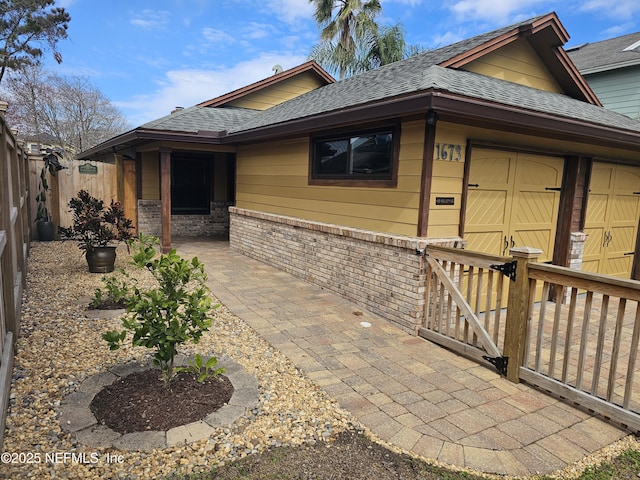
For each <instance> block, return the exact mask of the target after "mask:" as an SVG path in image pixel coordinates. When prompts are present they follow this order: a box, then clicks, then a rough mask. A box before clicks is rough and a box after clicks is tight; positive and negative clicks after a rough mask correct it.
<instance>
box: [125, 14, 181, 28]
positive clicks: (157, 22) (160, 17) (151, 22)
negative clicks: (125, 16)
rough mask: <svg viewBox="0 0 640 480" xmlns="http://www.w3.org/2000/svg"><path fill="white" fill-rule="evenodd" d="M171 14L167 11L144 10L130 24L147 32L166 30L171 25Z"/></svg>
mask: <svg viewBox="0 0 640 480" xmlns="http://www.w3.org/2000/svg"><path fill="white" fill-rule="evenodd" d="M170 16H171V13H170V12H168V11H166V10H148V9H147V10H142V11H141V12H138V13H136V14H135V15H134V16H133V18H131V20H129V23H131V25H135V26H137V27H142V28H144V29H147V30H151V29H157V28H164V26H165V25H167V24H168V23H169V17H170Z"/></svg>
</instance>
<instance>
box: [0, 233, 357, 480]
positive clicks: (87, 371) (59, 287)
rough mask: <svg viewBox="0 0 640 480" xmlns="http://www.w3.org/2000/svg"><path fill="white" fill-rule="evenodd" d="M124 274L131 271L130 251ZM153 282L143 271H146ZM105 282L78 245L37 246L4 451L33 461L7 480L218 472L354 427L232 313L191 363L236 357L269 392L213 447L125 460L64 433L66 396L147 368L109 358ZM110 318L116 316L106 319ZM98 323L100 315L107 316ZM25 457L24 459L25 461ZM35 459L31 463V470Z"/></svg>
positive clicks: (114, 355) (131, 455)
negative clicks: (102, 375)
mask: <svg viewBox="0 0 640 480" xmlns="http://www.w3.org/2000/svg"><path fill="white" fill-rule="evenodd" d="M116 267H123V268H126V269H128V270H129V269H132V267H130V266H129V265H128V262H127V252H126V249H125V248H124V247H121V248H118V260H117V264H116ZM136 275H140V278H142V279H144V275H143V272H138V273H136ZM101 279H102V275H100V274H90V273H88V271H87V266H86V262H85V260H84V257H83V256H82V254H81V252H80V251H79V250H78V249H77V247H76V245H75V243H72V242H64V243H60V242H52V243H34V244H33V245H32V249H31V257H30V265H29V272H28V276H27V282H28V286H27V295H26V297H25V299H24V304H23V314H22V327H21V335H20V339H19V341H18V351H17V355H16V359H15V367H14V377H13V384H12V390H11V397H10V406H9V414H8V418H7V425H6V427H7V430H6V433H5V440H4V446H3V451H4V452H8V453H12V454H14V453H15V454H26V455H22V456H21V458H16V460H17V461H16V463H10V464H4V465H3V466H2V469H1V472H0V475H1V476H2V477H3V478H12V479H17V478H69V479H71V478H82V479H87V478H96V479H97V478H158V477H159V476H162V475H169V474H171V473H180V474H187V473H192V472H198V471H205V470H209V469H210V468H211V467H212V466H214V465H216V464H224V463H227V462H230V461H233V460H236V459H239V458H243V457H245V456H247V455H248V454H252V453H258V452H261V451H263V450H265V449H267V448H269V447H278V446H296V445H302V444H310V443H314V442H317V441H322V440H328V439H330V438H332V437H334V436H335V435H337V434H338V433H340V432H343V431H346V430H349V429H350V428H352V418H351V416H350V415H349V413H348V412H345V411H344V410H342V409H340V408H339V406H338V405H337V404H336V402H335V401H333V400H332V399H331V398H329V397H328V396H327V395H326V394H325V393H324V392H322V391H321V390H320V389H319V388H318V387H317V386H316V385H315V384H314V383H313V382H311V381H310V380H309V379H308V378H306V377H304V376H303V375H302V374H301V373H300V372H299V371H298V370H297V369H296V368H295V367H294V366H293V365H292V363H291V362H290V361H289V360H288V359H286V358H285V357H284V356H283V355H281V354H280V353H279V352H278V351H276V350H275V349H273V348H272V347H271V346H270V345H269V344H268V343H266V342H265V341H263V340H262V339H261V338H260V337H258V336H257V334H256V333H255V332H254V331H253V330H252V329H250V328H249V327H248V326H247V325H246V324H244V323H243V322H242V321H241V320H239V319H238V318H237V317H235V316H234V315H232V314H230V313H229V312H228V311H227V310H226V309H225V308H224V307H220V308H219V309H217V310H216V311H215V318H216V321H215V322H214V324H213V327H212V328H211V330H210V331H209V333H208V334H206V335H205V336H204V337H203V338H202V340H201V341H200V343H199V344H198V345H197V346H193V345H188V346H185V348H184V349H183V350H182V351H181V353H183V354H184V355H194V354H195V353H201V354H203V355H205V354H206V355H216V356H218V357H225V356H228V357H229V358H231V359H232V360H234V361H236V362H237V363H239V364H240V365H241V366H242V367H243V368H244V370H245V371H246V372H248V373H250V374H251V375H253V376H255V377H256V378H257V380H258V381H259V385H260V398H259V403H258V406H257V407H256V408H254V409H252V410H251V411H248V412H247V413H246V414H245V415H244V416H243V417H241V418H240V419H239V420H237V421H236V422H235V423H234V424H233V425H231V426H226V427H220V428H218V429H217V430H216V431H215V432H214V433H213V434H212V435H211V436H210V437H209V438H208V439H206V440H202V441H198V442H195V443H191V444H189V445H185V446H178V447H172V448H167V449H163V450H160V449H158V450H153V451H152V452H147V453H145V452H125V451H118V450H116V449H113V448H107V449H97V448H91V447H86V446H84V445H82V444H81V443H79V442H78V441H77V439H76V438H75V435H74V434H73V433H67V432H66V431H65V430H64V429H63V428H61V425H60V420H59V413H60V406H61V403H62V402H63V399H64V397H65V396H66V395H67V394H69V393H71V392H73V391H75V390H76V389H77V387H78V386H79V385H80V384H81V383H82V381H83V380H85V379H86V378H88V377H89V376H91V375H94V374H96V373H99V372H104V371H106V369H107V368H110V367H112V366H114V365H118V364H124V363H128V362H132V361H134V362H138V363H141V364H147V363H149V361H150V356H149V353H148V352H147V351H146V350H145V349H142V348H133V347H131V346H125V347H123V348H121V349H120V350H117V351H110V350H109V349H108V347H107V344H106V342H105V341H104V340H102V338H101V335H102V333H103V332H105V331H107V330H110V329H114V328H118V327H119V326H120V320H119V319H118V318H90V317H95V316H96V311H95V310H93V311H91V314H88V313H87V305H88V303H89V300H90V297H91V296H92V295H93V292H94V290H95V288H96V287H98V286H101V284H102V281H101ZM106 316H108V315H106ZM98 317H99V315H98ZM16 457H17V456H16ZM29 460H31V463H27V462H28V461H29Z"/></svg>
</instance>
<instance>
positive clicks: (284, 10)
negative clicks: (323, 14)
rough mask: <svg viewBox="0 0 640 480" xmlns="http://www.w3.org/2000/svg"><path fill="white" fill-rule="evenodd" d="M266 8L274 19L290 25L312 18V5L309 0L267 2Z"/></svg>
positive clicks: (272, 0) (268, 0) (274, 0)
mask: <svg viewBox="0 0 640 480" xmlns="http://www.w3.org/2000/svg"><path fill="white" fill-rule="evenodd" d="M266 6H267V8H268V9H269V10H270V11H271V12H272V13H273V15H274V17H276V18H278V19H279V20H282V21H284V22H285V23H289V24H292V25H295V24H296V23H298V22H299V21H300V20H309V19H310V18H313V4H312V3H311V2H310V1H309V0H267V2H266Z"/></svg>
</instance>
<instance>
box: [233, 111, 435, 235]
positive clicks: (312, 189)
mask: <svg viewBox="0 0 640 480" xmlns="http://www.w3.org/2000/svg"><path fill="white" fill-rule="evenodd" d="M423 138H424V122H422V121H415V122H408V123H404V124H403V125H402V133H401V138H400V159H399V166H398V185H397V187H396V188H363V187H340V186H320V185H308V172H309V140H308V138H300V139H296V140H290V141H286V142H274V143H269V144H266V145H258V146H255V145H254V146H244V147H240V148H239V149H238V153H237V169H236V178H237V187H236V188H237V190H236V205H237V206H238V207H240V208H247V209H252V210H259V211H263V212H269V213H275V214H280V215H289V216H293V217H299V218H304V219H307V220H312V221H318V222H326V223H333V224H338V225H345V226H349V227H354V228H362V229H366V230H374V231H380V232H386V233H393V234H400V235H415V234H416V228H417V227H416V226H417V219H418V208H419V196H420V176H421V172H422V145H423Z"/></svg>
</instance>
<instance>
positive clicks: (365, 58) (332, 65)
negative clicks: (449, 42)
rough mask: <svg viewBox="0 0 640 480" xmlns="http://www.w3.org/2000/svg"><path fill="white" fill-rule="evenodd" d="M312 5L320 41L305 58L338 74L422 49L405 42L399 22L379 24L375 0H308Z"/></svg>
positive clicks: (354, 71)
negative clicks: (307, 57)
mask: <svg viewBox="0 0 640 480" xmlns="http://www.w3.org/2000/svg"><path fill="white" fill-rule="evenodd" d="M309 1H310V2H312V3H313V4H314V5H315V12H314V19H315V21H316V23H317V24H318V25H319V26H320V28H321V29H322V30H321V33H320V43H318V44H317V45H315V46H314V47H313V48H312V50H311V53H310V55H309V59H312V60H315V61H316V62H318V63H319V64H320V65H322V66H323V67H324V68H325V69H326V70H328V71H329V72H334V73H338V75H339V78H340V79H343V78H345V77H347V76H351V75H356V74H358V73H362V72H365V71H367V70H371V69H373V68H378V67H380V66H382V65H386V64H387V63H391V62H396V61H398V60H402V59H403V58H407V57H409V56H411V55H415V54H416V53H420V52H421V51H422V49H421V48H420V47H417V46H407V44H406V42H405V40H404V30H403V28H402V26H401V25H400V24H396V25H394V26H391V27H389V26H382V27H381V26H379V25H378V24H377V23H376V22H375V17H376V16H377V15H378V14H379V13H381V12H382V6H381V5H380V1H379V0H369V1H365V2H363V1H362V0H309Z"/></svg>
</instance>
